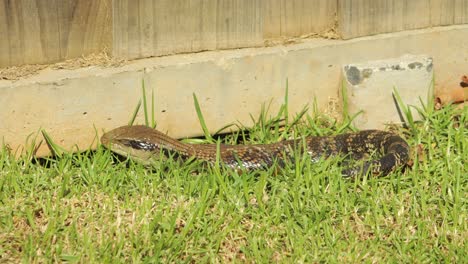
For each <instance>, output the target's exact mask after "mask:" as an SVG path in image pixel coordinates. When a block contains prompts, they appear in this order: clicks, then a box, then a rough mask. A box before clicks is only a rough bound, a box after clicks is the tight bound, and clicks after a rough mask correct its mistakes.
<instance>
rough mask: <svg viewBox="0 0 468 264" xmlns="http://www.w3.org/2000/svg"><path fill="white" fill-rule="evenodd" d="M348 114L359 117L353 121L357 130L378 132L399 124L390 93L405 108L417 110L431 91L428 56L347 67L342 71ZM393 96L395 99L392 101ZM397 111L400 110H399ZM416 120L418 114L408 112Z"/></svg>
mask: <svg viewBox="0 0 468 264" xmlns="http://www.w3.org/2000/svg"><path fill="white" fill-rule="evenodd" d="M343 75H344V78H345V80H346V82H345V84H346V89H347V99H348V106H349V107H348V111H349V113H350V115H355V114H357V113H359V112H360V114H359V115H358V116H357V117H356V118H355V119H354V120H353V122H354V125H355V126H356V127H357V128H360V129H382V128H384V127H385V124H389V123H393V124H399V123H401V121H403V120H401V116H400V114H402V115H403V116H404V113H403V112H400V113H399V109H398V105H397V101H395V100H394V98H393V95H392V94H393V92H394V89H395V90H396V92H397V93H398V95H399V96H400V97H401V99H402V101H403V103H404V104H406V105H413V106H417V107H421V101H423V102H426V101H427V98H428V96H429V95H430V91H431V88H432V80H433V64H432V58H430V57H429V56H424V55H420V56H413V55H405V56H402V57H399V58H394V59H387V60H379V61H371V62H367V63H360V64H348V65H345V66H344V67H343ZM396 96H397V95H395V98H396ZM400 110H401V109H400ZM410 110H411V111H412V114H413V116H414V117H415V119H416V120H419V119H420V118H419V114H418V113H417V111H416V109H414V108H410Z"/></svg>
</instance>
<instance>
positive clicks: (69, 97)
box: [0, 26, 468, 154]
mask: <svg viewBox="0 0 468 264" xmlns="http://www.w3.org/2000/svg"><path fill="white" fill-rule="evenodd" d="M467 35H468V26H452V27H442V28H434V29H426V30H417V31H404V32H400V33H392V34H383V35H378V36H373V37H364V38H357V39H352V40H324V39H311V40H308V41H305V42H304V43H300V44H294V45H287V46H276V47H268V48H255V49H253V48H250V49H241V50H226V51H216V52H204V53H198V54H186V55H183V54H182V55H174V56H167V57H161V58H151V59H143V60H138V61H134V62H131V63H128V64H126V65H123V66H121V67H118V68H99V67H96V66H94V67H88V68H81V69H77V70H45V71H43V72H41V73H40V74H38V75H35V76H32V77H29V78H26V79H21V80H19V81H16V82H14V81H5V80H3V81H0V105H1V106H2V107H1V108H0V120H1V122H0V136H1V137H2V138H3V140H4V142H5V143H8V144H9V145H10V146H11V147H12V148H13V149H17V148H22V145H23V144H24V142H25V139H26V137H27V136H28V135H30V134H34V133H36V132H37V131H38V129H39V128H44V129H46V131H48V132H49V133H50V135H51V137H52V138H53V139H54V140H56V141H57V143H59V144H61V145H63V146H66V147H71V146H73V145H75V144H77V145H78V146H79V147H80V148H81V149H85V148H88V147H89V145H90V144H91V142H92V141H93V138H94V137H95V131H94V126H95V127H96V128H97V129H98V131H99V133H101V132H102V130H108V129H111V128H115V127H117V126H120V125H123V124H126V123H127V122H128V120H129V119H130V115H131V113H132V112H133V110H134V107H135V106H136V104H137V102H138V100H139V99H140V98H141V81H142V80H145V82H146V86H147V89H151V88H152V89H154V91H155V93H156V109H155V111H156V117H157V121H158V128H159V129H160V130H162V131H165V132H168V133H169V135H171V136H174V137H185V136H194V135H200V134H201V129H200V126H199V123H198V119H197V117H196V113H195V110H194V106H193V100H192V94H193V93H195V94H196V95H197V96H198V99H199V101H200V104H201V107H202V110H203V113H204V115H205V118H206V122H207V124H208V126H209V128H210V130H211V131H212V132H214V131H216V130H218V129H219V128H221V127H223V126H224V125H226V124H228V123H231V122H241V123H243V124H245V125H247V126H248V125H250V124H251V123H250V114H252V115H253V116H258V113H259V110H260V109H261V105H262V103H269V102H271V103H272V109H271V110H272V112H273V113H274V112H275V111H277V109H278V106H279V105H280V104H281V103H282V102H283V98H284V88H285V82H286V79H288V80H289V92H290V94H289V95H290V106H291V112H292V113H293V112H297V111H299V110H301V109H302V107H303V106H304V105H307V104H308V105H309V106H310V104H311V103H312V102H313V101H314V99H315V98H316V99H317V102H318V106H319V108H320V109H321V110H325V109H326V108H327V105H328V103H329V101H330V100H336V99H337V98H338V97H339V88H340V86H341V69H342V66H343V65H345V64H349V63H360V62H366V61H369V60H381V59H387V58H396V57H400V56H402V55H404V54H427V55H430V56H432V57H433V62H434V72H435V76H436V88H439V89H441V88H444V87H451V86H453V87H456V86H458V83H459V77H460V76H461V75H463V74H466V69H468V52H466V51H467V50H468V38H466V36H467ZM139 118H140V119H139V122H140V123H141V116H140V117H139ZM39 139H41V137H39ZM38 153H39V154H45V153H47V148H46V147H45V146H44V144H43V145H42V147H41V148H40V149H39V152H38Z"/></svg>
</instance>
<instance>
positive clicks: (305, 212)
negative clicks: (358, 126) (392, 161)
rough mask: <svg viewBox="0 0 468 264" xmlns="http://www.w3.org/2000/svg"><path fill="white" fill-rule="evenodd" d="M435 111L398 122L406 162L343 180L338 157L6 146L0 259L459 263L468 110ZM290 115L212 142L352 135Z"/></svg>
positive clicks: (0, 187) (344, 126) (327, 122)
mask: <svg viewBox="0 0 468 264" xmlns="http://www.w3.org/2000/svg"><path fill="white" fill-rule="evenodd" d="M431 108H432V107H428V108H427V109H422V110H421V109H420V111H421V114H422V115H423V116H424V119H423V120H422V121H420V122H413V121H412V120H411V119H410V120H408V122H407V125H408V126H407V128H398V129H397V130H398V131H399V133H400V134H401V135H402V136H403V137H404V138H406V139H407V141H408V143H409V144H410V145H411V147H412V150H413V151H412V163H413V164H412V166H408V167H406V168H405V169H404V170H398V171H395V172H393V173H391V174H390V175H388V176H386V177H380V178H370V177H364V178H360V179H356V180H349V179H343V178H342V177H341V176H340V172H341V169H342V167H341V166H340V164H339V162H340V158H331V159H327V160H322V161H321V162H318V163H311V162H309V161H308V160H307V159H306V157H304V159H298V160H297V161H296V162H295V163H294V164H287V166H286V167H285V168H284V169H274V168H272V169H270V170H268V171H256V172H244V173H240V172H237V171H233V170H228V169H225V168H222V167H221V168H220V167H217V166H214V167H209V166H206V165H205V164H201V163H199V162H190V161H186V162H180V161H176V160H171V159H169V160H166V161H165V162H160V163H158V164H156V165H154V166H153V167H152V168H147V167H144V166H143V165H140V164H138V163H134V162H132V161H129V160H122V159H118V158H117V157H116V156H115V155H113V154H112V153H111V152H109V151H107V150H105V149H104V148H102V147H99V148H98V149H97V150H95V151H91V150H88V151H84V152H82V153H79V154H69V153H62V154H61V155H59V156H58V157H56V158H53V159H52V158H50V159H41V160H38V159H34V158H33V159H27V158H23V159H19V160H18V159H14V158H13V156H12V155H11V154H9V151H8V149H7V148H6V147H3V149H2V151H1V153H0V169H1V171H0V262H26V263H30V262H61V261H67V262H80V263H91V262H99V263H109V262H113V263H114V262H116V263H119V262H120V263H129V262H132V263H139V262H159V261H162V262H179V261H182V262H228V261H229V262H231V261H236V262H260V263H262V262H331V263H336V262H346V263H355V262H362V261H365V262H378V263H387V262H389V263H396V262H411V263H414V262H415V263H422V262H432V263H444V262H445V263H454V262H459V263H463V262H464V263H466V262H467V255H466V252H467V251H468V249H467V246H466V238H467V237H468V231H467V193H468V190H467V182H468V176H467V174H468V168H467V161H468V140H467V138H468V127H467V124H468V110H467V108H465V109H456V108H455V107H451V106H448V107H446V108H442V109H441V110H438V111H434V110H431ZM286 110H287V109H286V108H284V109H283V111H282V112H281V113H279V114H278V115H277V116H273V117H271V118H267V115H261V116H260V117H258V118H256V119H255V121H256V123H257V125H255V126H254V127H253V128H251V129H250V130H249V131H248V132H247V131H243V132H242V131H241V132H237V133H234V134H230V135H227V136H222V137H219V138H217V137H214V138H211V139H210V138H209V139H208V140H212V141H216V140H218V139H219V140H222V141H224V142H227V143H238V142H244V143H245V144H252V143H259V142H261V143H271V142H276V141H279V140H282V139H285V138H291V137H299V136H308V135H329V134H339V133H343V132H346V131H349V130H352V129H353V128H352V127H351V126H350V125H349V120H347V119H345V120H344V121H342V122H335V121H333V119H331V118H328V117H326V116H323V115H319V114H314V113H311V112H310V111H309V112H307V113H308V114H305V115H301V116H300V117H301V118H300V119H290V120H285V118H284V117H285V116H287V111H286ZM312 112H313V111H312ZM280 120H282V121H283V123H282V125H280V122H279V121H280ZM198 141H200V140H198Z"/></svg>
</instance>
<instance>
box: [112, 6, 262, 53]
mask: <svg viewBox="0 0 468 264" xmlns="http://www.w3.org/2000/svg"><path fill="white" fill-rule="evenodd" d="M114 4H115V6H114V14H115V16H114V38H113V39H114V50H113V54H114V55H116V56H119V57H125V58H140V57H148V56H160V55H167V54H173V53H184V52H197V51H202V50H214V49H226V48H238V47H252V46H259V45H261V44H262V43H263V42H262V41H263V38H262V32H261V15H260V14H261V12H260V11H261V10H260V7H261V0H155V1H152V0H116V1H114Z"/></svg>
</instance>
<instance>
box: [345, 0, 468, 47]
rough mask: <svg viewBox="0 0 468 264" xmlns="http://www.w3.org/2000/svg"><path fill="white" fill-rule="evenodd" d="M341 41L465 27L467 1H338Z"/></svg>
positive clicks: (467, 16) (467, 17)
mask: <svg viewBox="0 0 468 264" xmlns="http://www.w3.org/2000/svg"><path fill="white" fill-rule="evenodd" d="M338 9H339V12H338V13H339V15H338V24H339V28H340V33H341V36H342V37H343V38H344V39H349V38H354V37H360V36H368V35H373V34H379V33H387V32H396V31H402V30H411V29H418V28H425V27H432V26H443V25H452V24H463V23H468V0H429V1H428V0H411V1H407V0H339V7H338Z"/></svg>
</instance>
